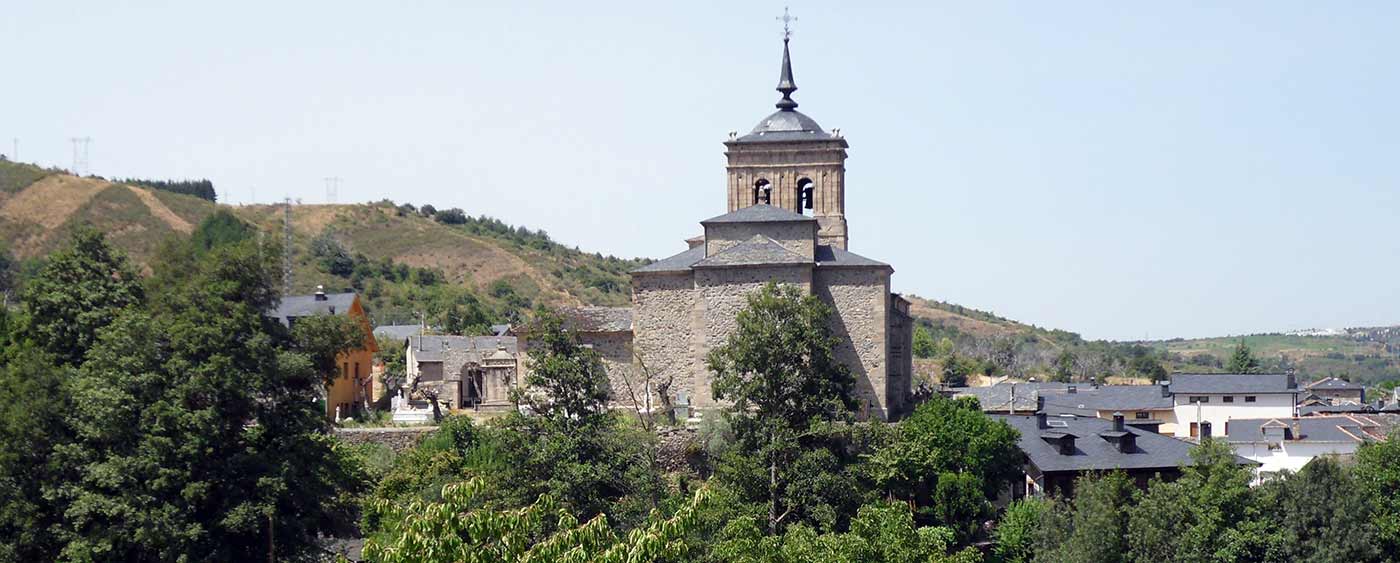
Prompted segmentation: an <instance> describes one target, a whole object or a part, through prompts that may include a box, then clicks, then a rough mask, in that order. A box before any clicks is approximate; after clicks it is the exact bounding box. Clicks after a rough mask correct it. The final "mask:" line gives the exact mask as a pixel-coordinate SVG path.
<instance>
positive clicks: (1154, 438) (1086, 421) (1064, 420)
mask: <svg viewBox="0 0 1400 563" xmlns="http://www.w3.org/2000/svg"><path fill="white" fill-rule="evenodd" d="M994 417H995V418H997V419H999V420H1003V421H1006V423H1007V424H1010V425H1011V426H1012V427H1013V428H1015V429H1016V430H1018V431H1020V433H1021V439H1020V440H1019V441H1018V442H1017V446H1019V447H1020V449H1021V451H1022V452H1023V453H1025V454H1026V458H1027V460H1028V461H1029V462H1030V463H1031V464H1033V465H1035V466H1036V467H1037V468H1039V469H1040V470H1041V471H1045V472H1049V471H1108V470H1113V469H1176V468H1177V467H1180V466H1183V465H1190V464H1191V453H1190V452H1191V448H1192V447H1193V446H1194V444H1192V443H1190V442H1186V441H1184V440H1178V439H1176V438H1173V437H1171V436H1164V435H1162V434H1156V433H1153V432H1150V431H1147V430H1143V429H1139V428H1133V427H1132V426H1130V425H1125V427H1124V430H1123V432H1124V433H1126V434H1132V435H1133V436H1134V440H1135V442H1136V447H1135V448H1134V450H1133V451H1132V452H1131V453H1123V452H1120V451H1118V446H1117V445H1116V444H1114V443H1113V442H1110V441H1108V440H1106V439H1105V438H1104V436H1103V435H1112V434H1113V421H1112V420H1105V419H1099V418H1081V417H1063V416H1061V417H1049V422H1050V425H1051V427H1050V428H1045V429H1042V428H1037V427H1036V417H1035V416H1021V415H1014V416H1013V415H994ZM1232 422H1233V421H1232ZM1046 433H1057V434H1072V435H1073V436H1074V437H1075V441H1074V453H1073V454H1072V455H1063V454H1061V453H1060V451H1059V449H1057V448H1056V447H1055V445H1054V444H1051V443H1049V442H1046V441H1045V440H1044V439H1042V438H1041V435H1042V434H1046ZM1235 462H1236V463H1239V464H1241V465H1245V464H1254V462H1252V461H1249V460H1247V459H1245V458H1242V457H1239V456H1235Z"/></svg>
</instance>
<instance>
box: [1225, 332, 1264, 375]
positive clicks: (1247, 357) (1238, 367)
mask: <svg viewBox="0 0 1400 563" xmlns="http://www.w3.org/2000/svg"><path fill="white" fill-rule="evenodd" d="M1225 371H1227V372H1229V373H1259V359H1258V358H1255V357H1254V353H1253V352H1251V351H1250V350H1249V346H1248V345H1246V344H1245V343H1244V339H1243V338H1241V339H1240V342H1239V344H1238V345H1236V346H1235V351H1234V352H1233V353H1231V354H1230V361H1229V362H1228V363H1226V364H1225Z"/></svg>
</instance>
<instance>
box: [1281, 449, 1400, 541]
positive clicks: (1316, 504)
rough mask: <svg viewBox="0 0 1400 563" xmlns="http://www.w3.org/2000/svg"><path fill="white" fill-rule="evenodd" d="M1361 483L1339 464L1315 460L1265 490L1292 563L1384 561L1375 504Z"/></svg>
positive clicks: (1327, 459)
mask: <svg viewBox="0 0 1400 563" xmlns="http://www.w3.org/2000/svg"><path fill="white" fill-rule="evenodd" d="M1359 485H1360V484H1359V483H1357V482H1356V480H1355V479H1354V478H1353V477H1352V475H1351V474H1350V472H1349V471H1347V469H1346V468H1345V467H1342V465H1341V464H1340V463H1338V462H1337V461H1336V460H1334V459H1332V458H1330V457H1317V458H1315V459H1313V460H1312V461H1310V462H1308V464H1307V465H1305V466H1303V469H1302V470H1300V471H1299V472H1297V473H1292V474H1285V475H1284V476H1282V477H1281V478H1278V479H1275V480H1274V481H1272V482H1269V483H1267V484H1265V486H1263V487H1261V489H1262V490H1261V491H1260V492H1259V494H1260V499H1259V504H1260V506H1264V507H1268V508H1267V512H1266V514H1267V516H1268V517H1269V519H1270V520H1271V521H1272V523H1273V524H1274V525H1275V526H1277V529H1278V530H1279V532H1280V533H1281V534H1282V536H1283V539H1284V543H1285V544H1286V546H1287V550H1288V557H1287V560H1288V561H1300V562H1308V563H1343V562H1354V561H1380V560H1383V559H1382V556H1383V555H1386V554H1384V553H1382V552H1381V551H1380V545H1379V542H1378V541H1377V539H1378V538H1377V532H1378V531H1379V530H1378V529H1377V528H1378V527H1377V526H1376V525H1375V521H1374V520H1373V518H1372V512H1371V511H1372V509H1373V508H1374V506H1373V505H1372V503H1371V502H1370V499H1368V498H1367V497H1366V492H1365V490H1364V489H1363V488H1362V487H1361V486H1359ZM1390 555H1393V554H1390Z"/></svg>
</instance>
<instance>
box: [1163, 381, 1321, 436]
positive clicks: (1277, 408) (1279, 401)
mask: <svg viewBox="0 0 1400 563" xmlns="http://www.w3.org/2000/svg"><path fill="white" fill-rule="evenodd" d="M1170 390H1171V395H1172V410H1173V411H1174V412H1175V414H1176V436H1177V437H1178V438H1187V437H1190V438H1199V437H1201V436H1203V435H1204V436H1212V435H1213V436H1221V435H1226V434H1229V433H1230V421H1231V420H1235V419H1270V418H1284V419H1287V418H1292V417H1293V416H1294V415H1295V414H1297V411H1296V409H1297V403H1298V384H1297V382H1295V381H1294V380H1293V376H1292V375H1285V374H1241V373H1210V374H1188V373H1180V374H1173V375H1172V381H1171V387H1170Z"/></svg>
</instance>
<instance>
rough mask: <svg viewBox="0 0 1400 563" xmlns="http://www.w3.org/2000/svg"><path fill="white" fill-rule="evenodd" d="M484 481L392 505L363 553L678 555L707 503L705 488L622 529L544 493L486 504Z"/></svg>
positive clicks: (399, 558) (547, 557)
mask: <svg viewBox="0 0 1400 563" xmlns="http://www.w3.org/2000/svg"><path fill="white" fill-rule="evenodd" d="M488 489H489V486H488V485H487V484H486V483H485V482H483V481H481V480H469V481H465V482H461V483H456V484H450V485H447V486H444V487H443V489H442V495H441V499H440V500H435V501H412V502H408V503H403V504H397V505H395V504H391V503H387V502H385V501H376V502H378V503H380V504H382V505H384V506H380V507H379V510H381V511H384V512H386V513H387V514H388V517H387V518H386V519H385V521H386V522H387V523H388V528H387V530H386V531H385V534H384V535H383V536H381V537H376V538H371V539H370V540H369V541H367V542H366V543H365V550H364V556H365V558H366V559H367V560H369V561H374V562H377V563H400V562H402V563H410V562H412V563H434V562H442V563H471V562H481V563H487V562H490V563H497V562H516V561H520V562H525V561H541V562H544V561H580V562H582V561H597V562H600V563H608V562H616V563H623V562H633V561H671V560H682V558H683V557H684V556H685V555H686V546H687V544H686V543H685V542H683V541H681V539H682V538H683V537H684V536H685V535H686V534H687V533H689V532H690V531H691V530H692V529H693V527H694V526H695V522H696V517H697V514H698V513H699V512H700V511H701V510H702V509H703V508H704V506H705V504H706V503H707V502H708V499H709V493H708V491H707V490H705V489H701V490H699V491H696V493H695V495H694V496H693V497H692V499H691V500H690V502H689V503H687V504H686V505H684V506H682V507H681V508H680V509H679V510H677V511H676V512H675V513H674V514H672V515H671V516H669V517H667V516H663V515H662V514H661V513H660V512H656V513H653V514H652V515H651V516H650V517H649V518H648V519H647V521H646V523H645V524H644V525H642V526H640V527H638V528H636V529H634V530H632V531H631V532H629V533H627V534H625V535H619V534H618V533H617V532H616V531H614V530H613V528H612V527H611V526H610V525H609V523H608V518H607V516H603V515H599V516H595V517H593V518H592V519H590V520H588V521H587V522H584V523H582V524H580V523H579V520H578V519H577V518H576V517H575V516H574V515H573V514H571V513H570V512H569V511H568V510H566V509H565V508H564V507H562V506H560V505H559V504H558V503H557V502H556V501H555V500H554V499H553V498H552V497H550V496H549V495H543V496H541V497H540V498H539V499H538V500H537V501H536V502H535V503H534V504H531V505H529V506H526V507H524V508H521V509H511V510H501V509H494V508H488V507H483V506H482V503H481V498H482V497H484V496H485V494H486V492H487V490H488Z"/></svg>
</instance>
